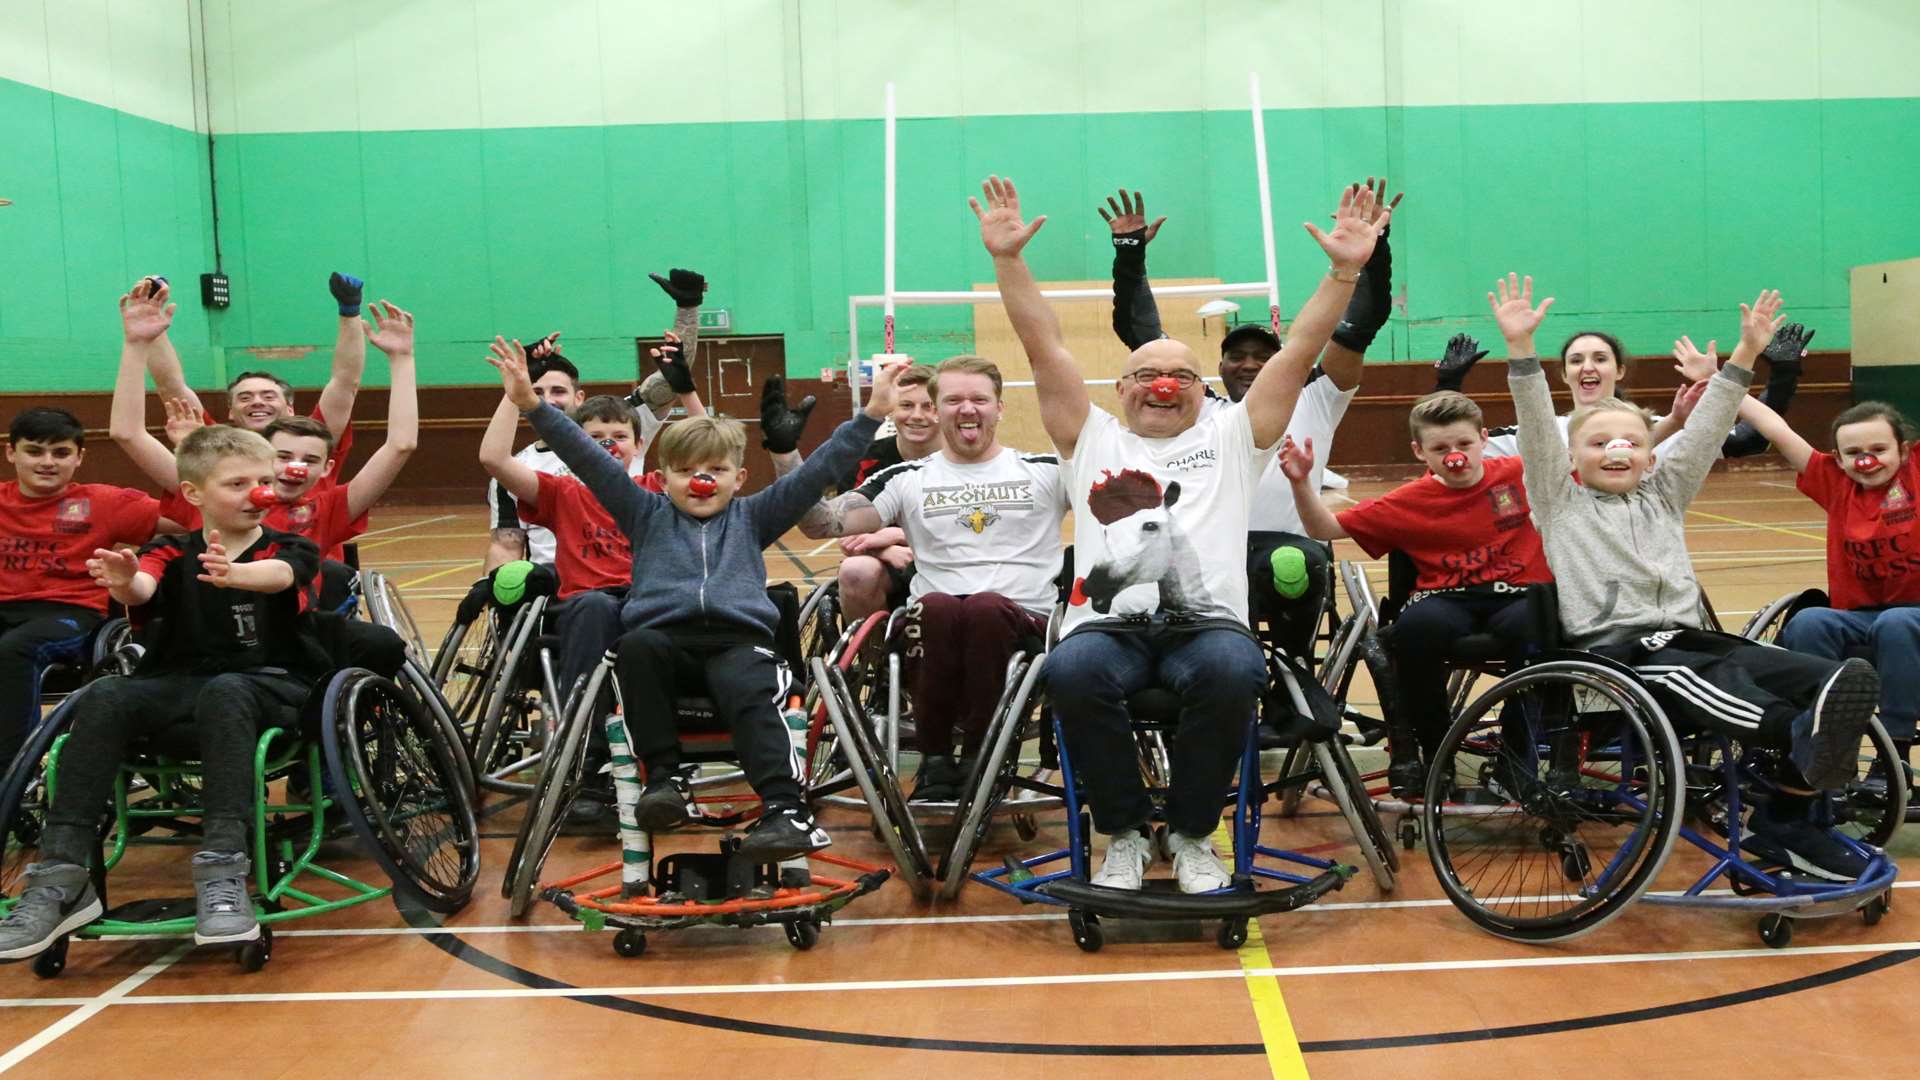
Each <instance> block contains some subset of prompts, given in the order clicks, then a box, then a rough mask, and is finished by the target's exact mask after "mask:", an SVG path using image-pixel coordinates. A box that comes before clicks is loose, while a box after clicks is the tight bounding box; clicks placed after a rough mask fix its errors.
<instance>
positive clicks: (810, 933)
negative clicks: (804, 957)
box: [787, 919, 820, 952]
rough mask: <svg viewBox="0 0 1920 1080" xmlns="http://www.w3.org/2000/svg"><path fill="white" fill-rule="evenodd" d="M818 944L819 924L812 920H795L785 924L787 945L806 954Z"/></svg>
mask: <svg viewBox="0 0 1920 1080" xmlns="http://www.w3.org/2000/svg"><path fill="white" fill-rule="evenodd" d="M819 943H820V924H819V923H818V922H815V921H814V920H812V919H796V920H795V921H793V922H790V923H788V924H787V944H789V945H791V946H793V947H794V948H796V949H799V950H800V951H801V952H806V951H807V950H808V949H811V948H813V947H814V946H815V945H817V944H819Z"/></svg>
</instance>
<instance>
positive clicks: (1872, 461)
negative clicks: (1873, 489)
mask: <svg viewBox="0 0 1920 1080" xmlns="http://www.w3.org/2000/svg"><path fill="white" fill-rule="evenodd" d="M1879 467H1880V455H1878V454H1861V455H1860V456H1859V457H1857V458H1854V459H1853V471H1854V472H1872V471H1874V470H1875V469H1878V468H1879Z"/></svg>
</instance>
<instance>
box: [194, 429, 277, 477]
mask: <svg viewBox="0 0 1920 1080" xmlns="http://www.w3.org/2000/svg"><path fill="white" fill-rule="evenodd" d="M236 457H243V458H252V459H254V460H256V461H261V462H265V463H267V464H269V465H271V464H272V463H273V447H272V446H271V445H269V444H268V442H267V440H266V439H264V438H262V437H261V436H259V435H257V434H255V433H254V432H251V431H248V430H247V429H246V428H237V427H230V426H228V425H226V424H212V425H209V426H207V427H203V428H198V429H196V430H195V431H194V432H193V433H192V434H190V435H188V436H187V437H186V438H184V439H181V440H180V448H179V449H178V450H175V451H174V453H173V460H174V468H176V469H178V470H179V472H180V479H182V480H185V481H186V482H187V483H189V484H204V483H206V482H207V477H209V476H212V475H213V470H214V469H215V468H217V467H218V466H219V464H220V463H221V462H222V461H225V460H226V459H228V458H236Z"/></svg>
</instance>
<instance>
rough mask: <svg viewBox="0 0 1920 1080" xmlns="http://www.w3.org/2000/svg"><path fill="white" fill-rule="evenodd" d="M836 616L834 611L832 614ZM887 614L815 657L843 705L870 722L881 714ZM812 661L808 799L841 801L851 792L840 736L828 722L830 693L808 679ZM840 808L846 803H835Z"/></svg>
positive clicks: (827, 687)
mask: <svg viewBox="0 0 1920 1080" xmlns="http://www.w3.org/2000/svg"><path fill="white" fill-rule="evenodd" d="M836 610H837V609H836ZM886 625H887V613H886V612H884V611H880V612H875V613H874V614H872V615H869V616H867V618H866V619H864V620H863V621H861V622H860V623H858V624H856V625H854V626H850V627H847V628H846V629H845V630H844V631H843V632H842V633H841V635H840V638H839V640H838V641H836V642H835V643H834V644H833V645H832V647H831V648H829V649H828V650H827V651H826V653H825V655H823V656H819V657H817V659H819V660H820V661H821V662H822V663H823V664H825V666H826V667H827V669H828V670H830V671H833V672H836V673H838V675H839V678H840V682H839V685H840V686H841V687H843V688H844V694H843V701H842V704H843V705H847V706H848V707H850V708H851V709H852V710H853V711H856V712H858V713H859V714H860V715H861V716H862V717H867V718H871V717H872V716H873V715H874V710H875V709H882V710H884V709H885V708H886V688H885V678H884V672H885V670H886V663H885V656H884V649H883V647H882V638H883V637H884V636H885V630H886ZM813 659H814V658H810V659H809V660H808V664H809V680H808V681H809V686H808V701H807V705H808V713H807V716H808V722H809V727H808V730H807V798H808V799H809V800H816V799H824V798H828V797H830V796H834V795H842V794H844V793H845V792H847V791H849V790H850V789H852V788H853V787H854V786H855V783H854V778H853V773H852V772H851V771H850V770H849V768H848V766H847V756H846V754H845V753H844V752H843V750H842V749H841V739H842V734H841V732H840V730H839V729H838V728H836V727H835V726H834V725H833V724H831V723H829V722H828V717H827V707H826V703H825V701H824V697H825V695H826V694H827V693H828V692H830V691H832V690H833V689H834V687H832V686H830V685H829V684H828V683H827V682H826V681H824V680H822V679H820V678H815V677H813V676H812V674H811V665H812V663H813ZM838 801H842V802H844V801H845V800H844V799H843V800H838Z"/></svg>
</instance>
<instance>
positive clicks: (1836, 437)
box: [15, 401, 1920, 446]
mask: <svg viewBox="0 0 1920 1080" xmlns="http://www.w3.org/2000/svg"><path fill="white" fill-rule="evenodd" d="M1866 420H1885V421H1886V422H1887V426H1888V427H1890V428H1892V429H1893V437H1894V439H1895V440H1896V441H1898V442H1899V443H1900V445H1902V446H1905V445H1906V444H1908V443H1910V442H1912V441H1913V440H1914V439H1916V438H1920V430H1915V428H1914V426H1913V421H1911V420H1909V419H1907V414H1906V413H1903V412H1901V411H1900V410H1899V409H1896V408H1894V407H1893V406H1892V405H1889V404H1887V403H1886V402H1884V401H1863V402H1861V403H1860V404H1858V405H1853V406H1850V407H1848V408H1847V409H1846V410H1844V411H1843V412H1841V414H1840V415H1839V416H1836V417H1834V418H1833V430H1832V432H1831V434H1832V435H1833V441H1834V444H1835V445H1836V446H1837V445H1838V444H1839V442H1840V429H1841V428H1843V427H1846V426H1847V425H1848V424H1858V423H1861V422H1862V421H1866ZM16 423H17V421H16ZM18 437H19V436H15V438H18Z"/></svg>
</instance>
